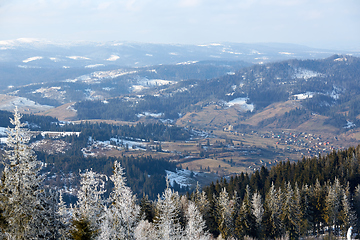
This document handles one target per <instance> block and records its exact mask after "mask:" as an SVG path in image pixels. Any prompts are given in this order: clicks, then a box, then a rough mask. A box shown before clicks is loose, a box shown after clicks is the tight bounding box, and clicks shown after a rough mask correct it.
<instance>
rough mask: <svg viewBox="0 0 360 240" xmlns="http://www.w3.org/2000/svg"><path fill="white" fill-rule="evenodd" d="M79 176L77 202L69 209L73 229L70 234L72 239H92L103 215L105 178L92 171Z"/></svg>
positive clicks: (97, 230) (98, 229) (98, 228)
mask: <svg viewBox="0 0 360 240" xmlns="http://www.w3.org/2000/svg"><path fill="white" fill-rule="evenodd" d="M80 176H81V181H80V189H79V191H78V201H77V202H76V205H75V206H74V207H73V206H72V207H71V208H72V212H73V220H72V221H73V227H74V228H73V230H72V231H71V233H72V237H73V238H74V237H75V236H81V235H84V236H91V237H92V238H93V237H95V235H96V234H98V232H99V231H100V224H101V217H102V216H103V214H104V209H105V207H104V206H105V201H104V200H103V198H102V195H103V194H104V193H105V189H104V187H105V180H106V177H105V176H104V175H101V174H98V173H95V172H93V171H92V170H90V171H89V170H86V171H85V172H84V173H81V172H80ZM104 179H105V180H104ZM74 234H75V235H74Z"/></svg>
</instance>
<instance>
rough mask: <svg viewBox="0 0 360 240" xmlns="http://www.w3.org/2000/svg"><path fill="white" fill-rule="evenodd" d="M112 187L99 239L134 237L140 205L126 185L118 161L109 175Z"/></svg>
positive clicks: (129, 239)
mask: <svg viewBox="0 0 360 240" xmlns="http://www.w3.org/2000/svg"><path fill="white" fill-rule="evenodd" d="M110 180H111V181H112V182H113V183H114V189H113V191H112V192H111V194H110V199H109V202H110V205H109V207H108V208H107V209H106V211H104V215H103V219H102V224H101V233H100V239H102V240H105V239H127V240H131V239H135V237H134V231H135V228H136V227H137V225H138V223H139V221H140V207H139V206H138V205H137V204H136V196H135V195H134V194H133V193H132V191H131V189H130V188H129V187H128V186H126V177H125V173H124V169H123V168H122V167H121V165H120V162H117V161H115V163H114V175H112V176H111V177H110Z"/></svg>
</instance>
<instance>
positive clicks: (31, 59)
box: [23, 56, 43, 63]
mask: <svg viewBox="0 0 360 240" xmlns="http://www.w3.org/2000/svg"><path fill="white" fill-rule="evenodd" d="M40 59H43V57H40V56H37V57H30V58H27V59H25V60H23V63H28V62H31V61H35V60H40Z"/></svg>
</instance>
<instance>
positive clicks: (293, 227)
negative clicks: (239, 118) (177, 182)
mask: <svg viewBox="0 0 360 240" xmlns="http://www.w3.org/2000/svg"><path fill="white" fill-rule="evenodd" d="M359 162H360V146H358V147H356V148H353V147H351V148H349V149H346V150H340V151H337V152H335V151H334V152H332V153H331V154H328V155H327V156H319V157H318V158H316V157H314V158H303V159H302V160H300V161H298V162H293V163H291V162H289V161H287V162H282V163H279V164H277V165H276V166H273V167H272V168H271V169H270V170H268V169H267V168H265V167H262V168H261V169H260V170H258V171H256V172H254V173H252V174H247V173H242V174H240V175H238V176H234V177H231V178H229V179H225V178H224V179H222V180H221V181H217V182H216V183H212V184H211V185H210V186H207V187H205V188H204V192H205V193H206V195H207V198H208V200H209V206H210V207H209V208H208V210H207V211H206V212H204V213H203V214H204V218H205V219H206V222H207V227H208V229H209V230H210V232H211V233H212V234H213V235H215V236H216V235H218V234H221V235H222V236H223V237H225V238H227V237H230V236H233V237H236V238H242V237H244V236H245V235H247V236H251V237H253V238H265V236H266V238H268V239H274V238H277V237H281V236H283V235H285V234H287V235H288V236H289V238H290V239H299V237H301V236H311V235H317V236H319V235H322V234H324V233H327V232H329V233H327V234H332V235H338V236H340V235H341V236H345V235H346V231H347V229H348V228H349V227H350V226H353V227H354V229H355V230H356V231H358V228H359V227H360V226H359V225H358V221H357V216H360V215H359V214H360V185H359V184H360V168H359ZM221 199H222V200H221ZM224 199H226V201H228V203H227V204H228V205H229V206H230V207H229V208H230V210H229V211H230V212H229V216H231V217H230V220H229V222H227V223H224V222H223V220H224V219H222V218H223V216H222V215H221V214H220V215H219V212H218V210H216V209H218V208H219V204H220V202H221V201H225V200H224ZM259 199H260V200H259ZM256 201H257V203H256ZM259 204H260V205H259ZM234 206H235V207H234ZM260 213H261V214H260Z"/></svg>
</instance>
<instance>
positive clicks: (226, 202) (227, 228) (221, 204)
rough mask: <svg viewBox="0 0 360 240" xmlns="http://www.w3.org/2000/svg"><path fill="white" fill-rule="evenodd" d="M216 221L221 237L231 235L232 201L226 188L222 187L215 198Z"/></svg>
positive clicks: (232, 224)
mask: <svg viewBox="0 0 360 240" xmlns="http://www.w3.org/2000/svg"><path fill="white" fill-rule="evenodd" d="M215 211H216V222H217V224H218V228H219V231H220V233H221V236H222V238H224V239H228V238H230V237H232V234H231V233H232V231H233V229H234V220H233V212H234V202H232V201H230V198H229V194H228V193H227V191H226V188H223V189H222V191H221V192H220V193H219V196H218V197H217V198H216V200H215Z"/></svg>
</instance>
